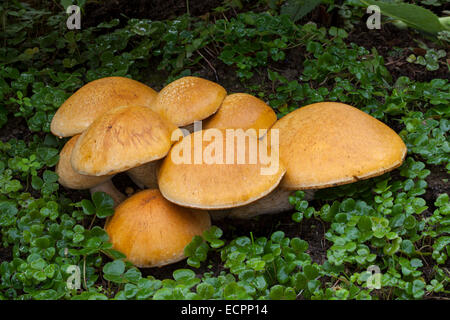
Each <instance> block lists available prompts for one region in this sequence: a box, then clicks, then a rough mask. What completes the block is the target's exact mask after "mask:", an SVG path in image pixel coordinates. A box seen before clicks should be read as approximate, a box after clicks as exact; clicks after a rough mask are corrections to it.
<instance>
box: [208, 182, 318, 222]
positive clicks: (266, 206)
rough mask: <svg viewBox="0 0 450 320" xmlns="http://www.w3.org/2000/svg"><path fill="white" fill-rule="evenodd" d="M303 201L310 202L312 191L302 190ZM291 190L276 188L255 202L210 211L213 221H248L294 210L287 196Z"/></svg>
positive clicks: (312, 195)
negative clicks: (228, 218) (226, 219)
mask: <svg viewBox="0 0 450 320" xmlns="http://www.w3.org/2000/svg"><path fill="white" fill-rule="evenodd" d="M304 191H305V198H304V199H305V200H311V199H313V197H314V190H304ZM293 192H294V191H293V190H288V189H285V188H282V187H277V188H276V189H275V190H274V191H272V192H271V193H269V194H268V195H267V196H265V197H263V198H261V199H259V200H256V201H255V202H252V203H250V204H247V205H245V206H242V207H236V208H232V209H227V210H214V211H210V215H211V218H212V219H213V220H220V219H223V218H225V217H230V218H239V219H250V218H252V217H255V216H259V215H263V214H276V213H281V212H286V211H290V210H294V206H293V205H291V204H290V203H289V196H290V195H291V194H292V193H293Z"/></svg>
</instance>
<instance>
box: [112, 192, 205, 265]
mask: <svg viewBox="0 0 450 320" xmlns="http://www.w3.org/2000/svg"><path fill="white" fill-rule="evenodd" d="M210 226H211V220H210V217H209V214H208V212H207V211H202V210H195V209H190V208H183V207H180V206H177V205H175V204H173V203H171V202H169V201H167V200H166V199H165V198H164V197H163V196H162V195H161V193H160V192H159V191H158V190H150V189H148V190H144V191H141V192H138V193H136V194H135V195H133V196H131V197H130V198H128V199H127V200H125V201H124V202H122V203H121V204H120V205H119V206H118V207H117V208H116V210H115V212H114V215H113V216H112V217H111V218H110V219H109V220H108V221H107V223H106V225H105V230H106V232H107V233H108V235H109V238H110V241H111V243H112V245H113V248H114V249H116V250H118V251H120V252H122V253H123V254H125V255H126V257H127V260H129V261H130V262H131V263H133V264H134V265H135V266H137V267H140V268H150V267H162V266H165V265H168V264H171V263H175V262H178V261H180V260H183V259H184V258H185V255H184V248H185V246H186V245H187V244H189V243H190V242H191V240H192V238H193V237H194V236H196V235H201V234H202V233H203V232H204V231H205V230H207V229H208V228H209V227H210Z"/></svg>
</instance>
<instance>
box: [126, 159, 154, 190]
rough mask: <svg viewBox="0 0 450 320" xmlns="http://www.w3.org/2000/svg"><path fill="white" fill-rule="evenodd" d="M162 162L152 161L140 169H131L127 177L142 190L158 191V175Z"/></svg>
mask: <svg viewBox="0 0 450 320" xmlns="http://www.w3.org/2000/svg"><path fill="white" fill-rule="evenodd" d="M160 162H161V161H158V160H156V161H152V162H149V163H146V164H143V165H141V166H139V167H136V168H132V169H129V170H128V171H127V175H128V176H129V177H130V179H131V180H132V181H133V182H134V183H135V184H136V185H137V186H138V187H139V188H141V189H146V188H148V189H158V179H157V177H156V173H157V170H158V166H159V164H160Z"/></svg>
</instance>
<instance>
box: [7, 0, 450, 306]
mask: <svg viewBox="0 0 450 320" xmlns="http://www.w3.org/2000/svg"><path fill="white" fill-rule="evenodd" d="M297 2H298V3H300V2H301V1H297ZM413 2H414V1H413ZM64 4H66V3H63V5H64ZM67 4H68V3H67ZM67 4H66V5H67ZM421 4H424V5H427V6H428V7H427V8H430V7H434V8H436V9H439V8H441V7H443V6H444V5H445V4H444V3H443V2H442V1H437V0H436V1H431V0H430V1H422V2H421ZM83 5H86V4H85V3H84V2H83ZM241 5H242V6H241V7H240V8H239V6H238V5H234V6H233V5H230V4H226V5H224V7H223V8H222V9H219V10H215V11H213V12H210V13H209V14H210V15H211V16H210V17H205V16H204V15H202V16H200V15H199V16H194V15H189V14H183V15H180V16H177V17H173V18H170V19H160V20H157V19H154V20H151V19H141V18H139V19H137V18H129V17H120V18H116V17H114V18H113V19H111V20H109V21H99V22H98V23H97V25H96V26H93V27H86V28H82V29H81V30H68V29H67V27H66V24H65V22H66V19H67V14H66V13H65V11H64V10H63V7H62V6H60V5H59V4H58V5H57V6H55V5H49V6H46V7H43V8H39V7H36V6H33V5H31V4H27V3H22V2H19V1H6V2H3V3H2V4H0V21H2V22H1V23H0V42H1V43H2V46H1V48H0V137H1V141H0V299H20V300H29V299H36V300H39V299H74V300H77V299H80V300H84V299H138V300H144V299H155V300H158V299H316V300H319V299H326V300H342V299H426V298H434V299H444V298H445V299H448V297H449V296H450V267H449V261H450V260H449V258H448V256H449V255H450V234H449V233H450V202H449V195H448V185H449V184H448V178H449V176H448V174H449V172H450V161H449V160H450V145H449V141H450V140H449V130H450V122H449V116H450V109H449V107H450V83H449V78H448V70H449V65H448V59H447V57H448V54H447V51H448V43H447V42H445V40H442V39H437V38H429V37H428V36H427V35H424V34H420V33H418V32H417V31H415V30H412V29H411V30H407V31H403V32H407V33H408V34H412V35H413V37H416V38H418V39H420V41H422V42H423V43H425V42H426V43H427V44H428V46H429V47H427V48H428V50H427V51H426V54H425V55H424V56H423V60H424V63H415V62H414V63H408V65H409V66H410V67H411V68H415V69H413V70H414V72H411V73H409V74H403V75H400V76H398V74H396V75H394V73H393V72H391V71H392V69H390V67H391V65H390V64H389V63H387V59H388V56H387V55H383V54H382V51H381V50H379V49H378V48H377V47H376V46H369V45H361V44H358V43H355V42H354V41H352V40H351V39H350V34H351V33H354V32H358V30H361V29H358V28H361V25H362V26H364V21H361V17H362V16H363V15H364V11H361V8H362V4H361V3H359V2H355V1H323V2H322V4H319V6H318V7H316V8H319V9H320V8H321V7H322V8H324V9H325V10H326V11H327V12H329V14H330V15H332V14H334V15H335V16H336V17H339V21H340V23H338V24H336V25H326V24H324V23H322V22H320V21H312V18H311V17H313V16H314V15H313V13H314V10H313V9H309V7H308V8H304V10H305V12H306V11H308V12H309V11H311V10H312V13H310V14H309V15H308V14H307V13H305V14H303V12H299V11H295V10H294V9H291V10H294V11H293V14H292V15H291V14H289V12H287V11H286V10H288V9H286V7H287V6H288V5H289V6H293V5H294V4H293V3H290V2H289V1H287V2H286V3H284V4H282V5H281V6H280V7H279V6H278V5H277V4H273V3H272V4H271V3H270V1H269V2H265V1H256V4H255V7H251V6H250V4H247V3H246V2H243V3H242V4H241ZM315 5H316V4H314V6H315ZM247 6H250V9H245V8H246V7H247ZM310 6H311V7H314V6H313V5H312V4H310ZM253 8H255V9H259V10H252V9H253ZM261 8H264V10H261ZM283 8H284V9H283ZM306 9H308V10H306ZM288 11H289V10H288ZM296 12H297V13H296ZM283 13H287V14H283ZM355 30H356V31H355ZM409 46H410V44H405V46H404V48H405V49H407V48H408V47H409ZM293 57H294V58H295V59H293ZM402 58H403V61H406V58H408V55H405V56H404V57H402ZM292 59H293V62H290V61H292ZM411 59H412V58H411ZM415 61H418V60H417V59H416V60H415ZM421 61H422V60H421ZM288 69H289V70H291V71H292V70H294V71H295V72H286V71H287V70H288ZM224 70H226V72H224ZM440 71H443V72H444V74H445V72H447V73H446V74H447V76H439V77H435V76H434V75H435V74H436V73H430V75H431V76H430V77H428V79H427V80H417V79H415V78H414V74H415V73H416V72H417V73H420V72H423V73H425V74H427V72H440ZM441 74H442V73H440V75H441ZM185 75H198V76H203V77H206V76H208V77H210V78H211V79H212V80H215V81H216V80H217V79H219V80H218V82H219V83H220V81H221V80H222V79H223V80H224V81H225V82H226V83H233V84H234V85H236V86H237V89H232V90H235V91H241V92H248V93H252V94H254V95H256V96H258V97H260V98H261V99H263V100H265V101H267V102H268V104H269V105H270V106H271V107H272V108H273V109H274V110H275V111H276V113H277V115H278V117H282V116H283V115H285V114H287V113H289V112H291V111H293V110H295V109H297V108H298V107H301V106H304V105H307V104H311V103H315V102H320V101H339V102H343V103H347V104H350V105H352V106H355V107H358V108H360V109H361V110H363V111H365V112H367V113H369V114H371V115H372V116H374V117H376V118H378V119H380V120H382V121H384V122H385V123H387V124H388V125H389V126H391V127H392V128H393V129H394V130H395V131H397V132H398V133H399V135H400V136H401V137H402V139H403V140H404V141H405V143H406V145H407V147H408V157H407V159H406V161H405V163H404V164H403V165H402V166H401V167H400V168H399V169H397V170H395V171H393V172H391V173H387V174H385V175H383V176H380V177H377V178H373V179H369V180H364V181H359V182H357V183H354V184H350V185H345V186H341V187H335V188H328V189H323V190H320V191H319V192H317V194H316V197H315V198H314V200H310V201H306V200H305V199H304V192H302V191H297V192H293V193H292V195H291V197H290V198H289V201H290V202H291V204H293V205H294V206H295V211H294V212H290V213H285V214H282V216H283V217H281V215H280V216H272V217H259V218H256V219H254V220H255V221H254V222H253V223H252V224H251V225H252V226H256V228H255V229H254V230H248V229H245V231H244V232H242V231H239V230H235V229H233V228H230V227H229V226H228V224H231V225H232V224H233V222H232V221H231V222H229V223H228V222H227V223H223V224H221V223H220V222H218V223H217V224H216V225H214V226H213V227H211V229H209V230H208V231H206V232H205V233H204V234H203V235H202V236H197V237H195V238H194V239H193V240H192V242H191V243H190V244H189V245H188V246H187V247H186V248H185V254H186V256H187V260H184V261H183V262H181V263H178V264H177V265H176V266H175V267H174V268H167V271H165V273H163V275H162V276H161V271H158V272H156V271H155V272H154V270H140V269H138V268H136V267H134V266H133V265H131V264H130V263H129V262H127V261H126V260H125V259H124V255H123V254H122V253H120V252H118V251H116V250H113V249H112V247H111V246H112V245H111V244H110V243H109V242H108V235H107V234H106V232H105V230H104V229H103V225H104V221H105V219H106V218H107V217H108V216H111V215H112V214H113V213H114V210H113V202H112V199H111V198H110V197H109V196H107V195H106V194H104V193H95V194H93V195H92V196H91V195H89V193H88V192H80V191H69V190H67V189H65V188H63V187H62V186H60V185H59V184H58V182H57V181H58V176H57V174H56V173H55V165H56V163H57V162H58V154H59V151H60V150H61V148H62V146H63V145H64V143H65V140H64V139H57V138H56V137H54V136H53V135H52V134H50V128H49V126H50V122H51V119H52V117H53V114H54V113H55V111H56V109H57V108H58V107H59V106H60V105H61V104H62V103H63V102H64V101H65V100H66V99H67V98H68V97H69V96H70V95H71V94H72V93H73V92H74V91H76V90H77V89H78V88H80V87H81V86H82V85H83V84H85V83H87V82H89V81H92V80H95V79H98V78H102V77H106V76H127V77H131V78H133V79H136V80H140V81H142V82H145V83H151V84H153V86H154V87H155V88H157V89H158V88H161V87H162V86H163V85H165V84H167V83H169V82H171V81H173V80H174V79H177V78H179V77H182V76H185ZM224 86H226V85H225V84H224ZM232 90H231V91H232ZM280 221H282V222H283V223H281V222H280ZM258 223H260V224H261V226H263V225H264V227H261V230H264V232H263V231H261V230H260V229H258ZM267 223H269V224H270V227H269V228H267ZM303 225H314V226H317V225H319V226H322V227H323V229H324V232H323V234H321V235H320V237H321V238H320V239H313V238H311V237H307V238H306V237H304V235H303V234H302V232H301V230H302V226H303ZM316 241H319V242H321V243H323V252H322V256H321V257H320V258H318V256H317V253H316V252H315V250H316V245H315V243H316ZM71 266H77V267H78V268H79V269H78V270H79V271H80V279H81V282H80V288H79V289H77V288H74V289H68V288H67V283H68V280H69V281H71V280H70V279H71V277H72V276H73V269H71ZM370 266H377V268H378V269H379V272H380V273H379V274H378V275H379V278H377V277H378V276H376V275H374V274H372V273H371V272H370ZM163 269H164V268H163ZM378 280H379V281H378Z"/></svg>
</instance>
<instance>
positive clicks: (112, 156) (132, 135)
mask: <svg viewBox="0 0 450 320" xmlns="http://www.w3.org/2000/svg"><path fill="white" fill-rule="evenodd" d="M175 130H178V131H179V129H178V128H177V127H175V126H174V125H173V124H172V123H170V122H168V121H167V120H165V119H162V118H161V117H160V116H159V115H158V114H157V113H155V112H154V111H152V110H151V109H149V108H147V107H141V106H122V107H117V108H115V109H113V110H110V111H108V112H106V113H104V114H103V115H102V116H101V117H99V118H97V119H96V120H95V121H94V122H93V123H92V125H91V126H90V127H89V128H88V129H87V130H86V131H85V132H83V133H82V134H81V136H80V138H79V139H78V141H77V142H76V144H75V147H74V150H73V152H72V158H71V161H72V167H73V168H74V170H75V171H77V172H79V173H81V174H87V175H95V176H100V175H106V174H114V173H118V172H122V171H126V170H128V169H130V168H134V167H137V166H139V165H141V164H144V163H147V162H150V161H153V160H157V159H161V158H163V157H164V156H166V154H167V153H168V152H169V149H170V147H171V145H172V143H173V142H172V140H171V137H172V133H173V132H174V131H175Z"/></svg>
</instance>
